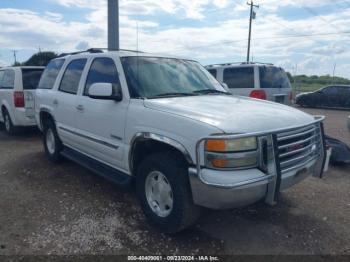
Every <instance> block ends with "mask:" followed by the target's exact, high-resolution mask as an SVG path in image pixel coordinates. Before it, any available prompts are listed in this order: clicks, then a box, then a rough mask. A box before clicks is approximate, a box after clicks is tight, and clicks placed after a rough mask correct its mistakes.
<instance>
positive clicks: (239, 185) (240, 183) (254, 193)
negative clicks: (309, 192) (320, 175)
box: [189, 160, 317, 209]
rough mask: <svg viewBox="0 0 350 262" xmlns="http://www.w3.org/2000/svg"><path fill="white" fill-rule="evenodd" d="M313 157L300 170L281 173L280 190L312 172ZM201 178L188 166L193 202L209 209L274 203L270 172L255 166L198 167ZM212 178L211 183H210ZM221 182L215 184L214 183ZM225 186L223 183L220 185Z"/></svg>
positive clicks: (272, 178) (314, 164)
mask: <svg viewBox="0 0 350 262" xmlns="http://www.w3.org/2000/svg"><path fill="white" fill-rule="evenodd" d="M316 163H317V160H314V161H312V162H310V163H308V164H307V165H306V166H305V167H303V168H302V169H300V170H294V171H290V172H289V173H286V174H284V175H282V178H281V184H280V190H284V189H287V188H289V187H291V186H293V185H295V184H297V183H299V182H301V181H302V180H303V179H305V178H306V177H308V176H309V175H311V174H312V173H313V172H314V169H315V167H316ZM201 172H202V179H204V180H205V182H203V181H202V180H201V179H200V178H199V176H198V174H197V170H196V168H193V167H191V168H189V175H190V184H191V188H192V195H193V200H194V203H195V204H197V205H199V206H203V207H207V208H211V209H231V208H237V207H242V206H247V205H250V204H253V203H255V202H258V201H260V200H264V201H265V202H266V203H267V204H270V205H273V204H275V202H276V197H275V195H276V194H277V193H278V192H276V190H275V187H276V181H275V179H274V176H273V175H266V174H264V173H263V172H261V171H260V170H259V169H249V170H241V171H217V170H211V169H202V170H201ZM214 181H215V184H214ZM218 182H220V183H221V184H222V185H221V186H219V185H217V183H218ZM224 184H225V185H226V186H223V185H224Z"/></svg>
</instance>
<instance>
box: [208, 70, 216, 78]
mask: <svg viewBox="0 0 350 262" xmlns="http://www.w3.org/2000/svg"><path fill="white" fill-rule="evenodd" d="M208 72H209V73H210V74H211V75H212V76H213V77H215V78H216V69H208Z"/></svg>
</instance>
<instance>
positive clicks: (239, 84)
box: [206, 63, 292, 105]
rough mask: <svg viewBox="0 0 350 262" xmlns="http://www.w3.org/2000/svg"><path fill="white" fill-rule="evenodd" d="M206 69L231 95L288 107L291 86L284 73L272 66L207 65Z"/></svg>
mask: <svg viewBox="0 0 350 262" xmlns="http://www.w3.org/2000/svg"><path fill="white" fill-rule="evenodd" d="M206 69H207V70H208V71H209V72H210V73H211V74H212V75H213V76H214V77H215V78H216V79H217V80H218V81H219V82H221V83H225V84H226V85H227V86H228V88H229V90H230V91H231V93H232V94H234V95H240V96H249V97H252V98H258V99H264V100H269V101H273V102H277V103H281V104H286V105H290V104H291V101H292V86H291V84H290V82H289V79H288V76H287V74H286V72H285V71H284V70H283V69H282V68H280V67H276V66H274V65H272V64H260V63H249V64H248V63H237V64H234V63H232V64H230V63H229V64H216V65H208V66H206Z"/></svg>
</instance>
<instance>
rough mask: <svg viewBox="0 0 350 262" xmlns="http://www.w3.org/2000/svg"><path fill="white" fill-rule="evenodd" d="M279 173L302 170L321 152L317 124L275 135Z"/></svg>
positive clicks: (319, 133) (319, 132)
mask: <svg viewBox="0 0 350 262" xmlns="http://www.w3.org/2000/svg"><path fill="white" fill-rule="evenodd" d="M277 146H278V157H279V161H280V167H281V173H282V174H283V173H286V172H289V171H292V170H294V169H298V168H302V167H303V166H305V165H306V164H307V163H309V162H310V161H312V160H313V159H316V158H317V157H318V156H319V153H320V152H321V150H320V149H321V131H320V126H319V125H318V124H313V125H310V126H307V127H303V128H299V129H296V130H293V131H288V132H284V133H279V134H278V135H277Z"/></svg>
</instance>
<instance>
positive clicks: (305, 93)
mask: <svg viewBox="0 0 350 262" xmlns="http://www.w3.org/2000/svg"><path fill="white" fill-rule="evenodd" d="M311 93H313V92H302V93H299V94H297V95H296V96H295V98H297V97H300V96H303V95H307V94H311Z"/></svg>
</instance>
